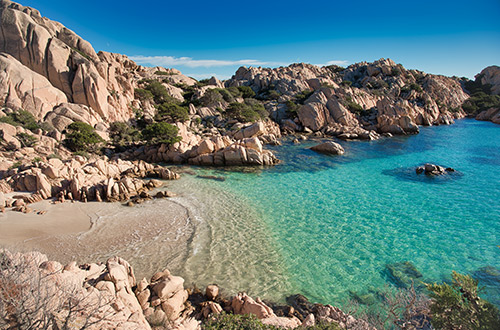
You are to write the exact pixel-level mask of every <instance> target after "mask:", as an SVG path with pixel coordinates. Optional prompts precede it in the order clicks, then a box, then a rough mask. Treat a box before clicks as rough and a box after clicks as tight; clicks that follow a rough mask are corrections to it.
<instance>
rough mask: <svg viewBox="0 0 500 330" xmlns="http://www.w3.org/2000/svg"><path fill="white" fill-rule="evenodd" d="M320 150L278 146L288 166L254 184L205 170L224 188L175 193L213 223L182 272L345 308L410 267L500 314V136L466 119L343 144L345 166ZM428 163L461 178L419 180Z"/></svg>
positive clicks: (191, 179) (265, 172) (178, 185)
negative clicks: (453, 280) (476, 286)
mask: <svg viewBox="0 0 500 330" xmlns="http://www.w3.org/2000/svg"><path fill="white" fill-rule="evenodd" d="M316 143H317V141H307V142H304V143H302V144H300V145H293V144H285V145H284V146H280V147H274V148H273V149H274V150H275V151H276V153H277V155H278V158H280V159H281V160H283V163H282V164H281V165H278V166H276V167H273V168H268V169H261V170H257V171H255V172H253V173H245V172H231V171H229V170H228V169H214V170H210V169H197V170H196V172H197V174H208V175H218V176H224V177H225V179H226V180H225V181H223V182H221V181H215V180H207V179H200V178H196V177H195V176H189V175H184V178H183V179H181V180H180V181H178V182H175V183H172V184H171V185H170V186H171V189H173V190H175V191H179V192H181V193H182V194H183V198H182V199H183V200H184V203H188V204H189V203H191V205H190V206H192V207H198V209H199V212H200V214H199V216H200V217H201V218H203V221H202V223H203V224H204V225H200V226H199V228H198V230H197V236H196V237H195V239H194V240H193V243H192V245H193V249H192V250H193V251H192V254H191V257H190V258H188V259H187V262H186V264H185V266H184V269H180V270H179V271H180V272H181V273H183V275H184V276H187V278H188V279H189V280H192V281H194V282H196V283H200V284H201V285H202V284H207V283H208V282H217V283H219V284H221V285H222V286H223V287H225V288H228V290H229V291H237V290H248V291H250V293H251V294H256V295H261V296H263V297H266V298H272V299H282V298H284V297H285V296H287V295H289V294H294V293H302V294H304V295H306V296H307V297H308V298H310V299H311V300H312V301H316V302H322V303H332V304H336V303H341V302H342V301H343V300H345V299H347V298H349V297H352V296H353V294H358V295H362V294H365V293H369V292H374V291H376V290H377V288H381V287H384V286H385V285H387V284H390V285H393V284H395V282H394V280H392V281H391V279H390V278H389V277H388V276H387V271H386V266H387V265H390V264H394V263H401V262H406V261H409V262H411V263H412V264H413V265H414V266H415V267H416V268H417V269H418V271H420V272H421V274H422V276H423V277H422V279H424V280H425V281H443V280H448V279H449V278H450V275H451V271H452V270H456V271H458V272H462V273H468V274H473V275H474V276H475V277H477V278H479V279H480V280H481V281H482V282H481V284H483V285H485V286H486V289H487V292H486V293H487V298H489V299H490V300H492V301H494V302H495V303H496V304H498V305H500V276H499V275H500V271H499V269H500V248H499V247H498V245H500V126H498V125H494V124H492V123H487V122H478V121H474V120H461V121H457V123H456V124H455V125H452V126H441V127H429V128H421V132H420V134H418V135H415V136H409V137H396V138H392V139H382V140H379V141H372V142H341V144H342V145H343V146H344V148H345V149H346V154H345V155H344V156H333V157H332V156H325V155H320V154H316V153H314V152H313V151H310V150H308V149H307V148H308V147H311V146H313V145H315V144H316ZM426 162H431V163H436V164H440V165H444V166H450V167H453V168H455V169H457V170H458V171H459V172H458V173H456V174H454V175H452V176H449V177H447V178H435V179H432V178H428V177H425V176H423V175H421V176H417V175H416V174H415V172H414V168H415V166H418V165H420V164H423V163H426ZM188 206H189V205H188Z"/></svg>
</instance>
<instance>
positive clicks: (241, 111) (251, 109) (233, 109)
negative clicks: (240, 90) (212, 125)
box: [226, 99, 269, 122]
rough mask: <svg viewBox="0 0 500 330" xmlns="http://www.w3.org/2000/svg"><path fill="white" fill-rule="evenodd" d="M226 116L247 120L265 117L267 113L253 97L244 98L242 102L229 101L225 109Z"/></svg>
mask: <svg viewBox="0 0 500 330" xmlns="http://www.w3.org/2000/svg"><path fill="white" fill-rule="evenodd" d="M226 116H228V117H230V118H234V119H237V120H239V121H244V122H247V121H256V120H258V119H261V118H262V119H263V118H267V117H268V116H269V113H268V112H267V110H266V108H264V105H262V103H260V102H259V101H257V100H255V99H245V102H244V103H237V102H234V103H231V104H230V105H229V107H228V108H227V109H226Z"/></svg>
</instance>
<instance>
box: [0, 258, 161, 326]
mask: <svg viewBox="0 0 500 330" xmlns="http://www.w3.org/2000/svg"><path fill="white" fill-rule="evenodd" d="M0 254H1V258H2V262H1V266H0V267H1V269H0V278H1V279H2V289H1V290H9V289H10V290H12V291H11V292H12V295H11V296H9V297H10V298H11V299H10V300H9V304H11V306H12V307H13V308H10V309H7V310H6V311H7V315H4V316H6V317H5V318H2V320H1V321H0V326H1V327H2V328H3V327H4V326H5V327H6V328H10V327H13V328H17V325H18V324H19V323H18V322H19V320H22V322H25V323H23V324H24V325H26V323H27V324H29V325H31V326H33V328H38V326H40V325H43V324H47V326H49V325H51V324H52V326H51V327H50V328H63V327H68V324H69V325H70V327H71V325H75V326H76V325H79V326H78V327H81V326H82V325H85V324H86V325H87V326H88V328H89V329H123V330H124V329H130V330H132V329H144V330H147V329H151V327H150V325H149V323H148V322H147V321H146V318H145V316H144V314H143V313H142V309H141V306H140V304H139V302H138V300H137V298H136V297H135V295H134V292H133V291H132V288H133V287H135V286H136V283H135V278H134V273H133V270H132V267H131V266H130V265H129V264H128V262H126V261H125V260H123V259H121V258H119V257H113V258H110V259H109V260H108V261H107V262H106V263H105V264H95V263H92V264H86V265H81V266H77V264H76V263H75V262H73V263H69V264H67V265H65V266H63V265H61V264H60V263H58V262H57V261H49V260H48V259H47V257H46V256H45V255H43V254H41V253H38V252H30V253H26V254H21V253H11V252H9V251H7V250H1V251H0ZM2 296H3V297H5V295H2ZM30 322H31V324H30ZM35 322H37V323H35ZM38 322H41V323H38ZM37 324H38V325H37Z"/></svg>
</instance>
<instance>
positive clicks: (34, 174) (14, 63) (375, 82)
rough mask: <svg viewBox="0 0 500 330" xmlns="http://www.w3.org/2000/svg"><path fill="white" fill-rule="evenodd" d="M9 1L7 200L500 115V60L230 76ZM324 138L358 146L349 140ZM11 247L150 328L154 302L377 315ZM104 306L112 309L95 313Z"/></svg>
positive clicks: (260, 311) (0, 204)
mask: <svg viewBox="0 0 500 330" xmlns="http://www.w3.org/2000/svg"><path fill="white" fill-rule="evenodd" d="M0 15H1V16H0V17H1V18H0V29H1V33H0V96H1V98H0V99H1V102H2V105H1V110H0V209H1V211H2V212H5V211H6V208H7V209H8V208H12V209H14V210H16V211H20V212H24V213H30V212H33V210H32V209H31V208H30V207H29V204H31V203H34V202H38V201H41V200H54V201H56V202H57V201H59V202H64V201H65V200H74V201H82V202H87V201H108V202H113V201H121V202H129V205H133V204H134V203H140V202H141V201H143V200H144V199H148V198H153V196H150V195H149V193H148V191H150V190H151V189H153V188H156V187H158V186H160V185H162V182H161V181H159V180H158V179H162V180H175V179H178V178H179V174H178V173H175V171H174V170H171V169H167V168H166V167H164V166H160V165H159V163H162V164H188V165H198V166H274V165H276V164H279V162H280V160H279V159H278V157H277V156H276V155H275V154H274V153H273V152H271V151H270V150H267V149H266V145H279V144H280V143H281V142H280V139H281V138H282V137H283V136H287V135H291V136H297V137H299V136H300V137H301V138H303V139H315V138H321V139H331V140H335V141H337V142H338V140H377V139H386V138H387V139H388V138H391V137H393V136H395V135H409V134H418V133H419V127H420V126H434V125H451V124H453V123H454V121H455V120H457V119H461V118H465V117H473V118H476V119H477V120H484V121H491V122H493V123H495V124H500V96H499V95H500V67H498V66H490V67H487V68H485V69H484V70H483V71H481V73H479V74H478V75H477V76H476V78H475V80H469V79H467V78H459V77H445V76H441V75H434V74H428V73H425V72H422V71H418V70H408V69H405V68H404V67H403V66H402V65H401V64H396V63H395V62H394V61H392V60H390V59H380V60H378V61H375V62H372V63H366V62H361V63H356V64H353V65H350V66H348V67H347V68H344V67H340V66H336V65H331V66H324V67H318V66H314V65H311V64H305V63H298V64H292V65H289V66H287V67H279V68H261V67H249V68H247V67H241V68H239V69H238V70H237V72H236V73H235V74H234V75H233V76H232V78H231V79H229V80H226V81H219V80H218V79H217V78H215V77H212V78H211V79H204V80H200V81H197V80H195V79H193V78H190V77H187V76H185V75H183V74H182V73H181V72H179V71H178V70H176V69H172V68H163V67H144V66H140V65H137V64H136V63H134V62H133V61H132V60H130V59H129V58H127V56H125V55H121V54H114V53H108V52H102V51H101V52H98V53H96V51H95V50H94V48H93V47H92V45H91V44H90V43H89V42H87V41H85V40H84V39H82V38H81V37H80V36H78V35H76V34H75V33H74V32H73V31H71V30H70V29H68V28H66V27H65V26H63V25H62V24H61V23H59V22H55V21H52V20H50V19H48V18H46V17H42V15H41V14H40V13H39V12H38V11H37V10H36V9H33V8H30V7H25V6H22V5H20V4H17V3H14V2H11V1H8V0H1V2H0ZM313 150H318V151H319V152H327V153H333V154H335V155H337V156H336V157H342V154H343V153H344V149H343V148H342V146H340V145H339V144H338V143H335V142H327V143H326V144H323V145H320V146H319V147H317V148H315V149H314V148H313ZM146 178H147V180H145V179H146ZM156 197H158V198H164V197H170V196H169V195H168V194H164V195H161V196H160V195H157V196H156ZM0 253H1V254H2V255H3V256H4V258H7V259H8V262H9V263H13V264H16V263H18V264H21V263H22V264H23V267H26V269H28V270H29V271H33V272H38V271H39V270H40V272H41V273H42V274H45V275H49V276H48V278H49V279H48V280H47V281H48V282H47V283H49V284H47V285H48V286H49V287H51V288H52V289H53V286H54V285H55V284H54V283H55V282H57V281H59V280H61V281H62V282H63V283H65V285H67V286H68V288H67V289H68V290H74V287H71V288H69V287H70V286H71V285H74V284H75V283H76V284H77V287H78V290H77V291H78V294H77V295H79V296H78V297H80V298H81V299H82V300H85V299H87V298H84V297H87V296H86V295H87V294H88V296H89V297H90V296H92V298H91V299H94V301H93V302H94V303H96V304H97V302H96V301H95V299H97V298H96V297H97V296H98V295H97V294H96V293H97V292H100V293H102V294H103V295H104V296H105V298H106V299H108V298H109V301H107V302H106V304H107V305H106V306H107V307H106V308H105V306H104V305H99V306H98V308H97V309H96V310H95V311H98V313H97V312H96V313H97V314H93V315H92V311H91V310H88V309H87V310H86V309H85V308H83V309H82V310H83V311H84V312H85V313H87V314H85V315H84V314H82V315H83V316H81V317H80V316H79V317H76V318H75V319H72V322H90V323H89V324H88V325H89V326H92V325H93V326H94V327H95V328H106V329H107V328H109V329H111V328H119V329H149V328H150V327H151V326H150V324H149V323H148V322H146V317H153V316H154V317H157V318H159V319H161V320H164V319H165V318H168V319H169V320H170V321H171V324H170V325H171V326H172V328H175V329H196V328H197V327H198V326H199V319H200V317H201V315H204V317H205V318H207V317H208V315H211V314H214V313H216V314H218V313H220V312H221V311H222V310H223V309H224V310H226V311H227V312H234V313H236V314H248V313H252V314H256V315H257V316H258V317H259V319H263V320H264V323H266V324H271V325H275V326H283V327H287V328H295V327H298V326H304V327H306V326H311V325H314V323H315V321H314V320H315V319H316V320H326V321H328V322H332V321H335V322H336V323H338V324H339V325H340V326H341V327H343V328H347V327H348V326H349V328H351V326H352V325H355V324H356V325H357V326H358V329H369V328H370V327H369V326H368V325H367V324H365V323H363V322H361V321H358V320H356V319H355V318H353V317H352V316H349V315H347V314H344V313H343V312H342V311H340V310H339V309H337V308H335V307H332V306H323V305H315V306H313V305H312V304H310V305H307V306H308V308H309V309H305V310H304V311H300V312H298V311H297V310H295V311H293V310H290V309H289V310H288V311H287V312H283V313H281V314H279V313H278V314H279V315H278V314H276V310H277V309H275V310H274V311H273V309H271V308H270V307H269V306H268V305H266V304H265V303H264V302H262V301H260V300H259V299H256V300H253V299H252V298H250V297H248V296H246V295H244V294H242V295H239V296H237V297H234V298H232V300H221V299H222V298H220V296H218V294H217V290H218V288H216V287H212V288H210V289H208V288H207V291H206V293H205V294H203V293H201V292H195V291H191V292H189V293H188V291H186V290H185V288H184V287H183V280H182V279H181V278H178V277H175V276H172V275H170V273H169V272H168V271H164V272H163V273H158V274H156V275H155V276H154V277H153V278H152V279H151V280H150V281H147V280H145V279H144V280H142V281H136V279H135V277H134V273H133V270H132V269H131V267H130V265H129V264H128V263H127V262H126V261H124V260H122V259H120V258H118V257H116V258H113V259H110V260H108V261H107V262H106V264H87V265H80V266H77V265H76V264H69V265H66V266H64V267H63V266H62V265H60V264H59V263H57V262H53V261H48V260H47V258H46V257H45V256H43V255H40V254H36V253H34V254H31V255H29V256H24V255H22V254H11V253H10V252H6V251H3V252H0ZM7 259H6V260H7ZM2 262H3V261H2ZM2 267H3V266H2ZM22 276H27V275H26V274H24V275H22ZM71 283H72V284H71ZM82 288H84V289H82ZM214 290H215V291H214ZM0 292H1V289H0ZM196 296H198V298H199V301H198V302H197V303H196V304H195V303H194V302H192V299H194V298H193V297H196ZM188 297H190V298H189V299H190V300H189V301H188ZM100 303H102V302H100ZM307 304H309V303H308V302H307ZM94 305H95V304H94ZM94 305H92V304H91V305H89V306H90V307H93V306H94ZM290 308H291V307H290ZM296 308H297V306H296ZM82 313H83V312H82ZM89 313H90V314H89ZM99 313H100V314H99ZM61 315H62V314H61ZM61 315H59V316H60V319H58V320H57V322H59V323H60V322H62V321H61V320H64V315H62V316H61ZM89 315H90V316H91V317H88V318H85V317H87V316H89ZM195 315H197V317H198V320H196V319H195ZM84 316H85V317H84ZM94 316H95V317H97V318H98V319H100V320H101V321H102V319H105V322H104V323H95V324H93V323H92V322H93V317H94ZM101 316H102V317H101ZM108 316H109V317H108ZM9 322H14V323H11V324H15V322H16V320H9ZM59 323H58V324H59ZM63 328H64V327H63Z"/></svg>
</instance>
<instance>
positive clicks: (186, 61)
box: [129, 55, 280, 68]
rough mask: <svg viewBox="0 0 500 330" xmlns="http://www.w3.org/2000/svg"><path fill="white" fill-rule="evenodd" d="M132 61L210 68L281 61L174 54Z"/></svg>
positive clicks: (259, 64)
mask: <svg viewBox="0 0 500 330" xmlns="http://www.w3.org/2000/svg"><path fill="white" fill-rule="evenodd" d="M129 58H130V59H131V60H132V61H135V62H136V63H137V64H141V65H153V66H165V67H175V66H181V65H182V66H187V67H190V68H200V67H205V68H210V67H217V66H231V65H246V66H263V65H279V64H280V63H275V62H264V61H259V60H251V59H246V60H237V61H228V60H194V59H192V58H191V57H174V56H143V55H137V56H129Z"/></svg>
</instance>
